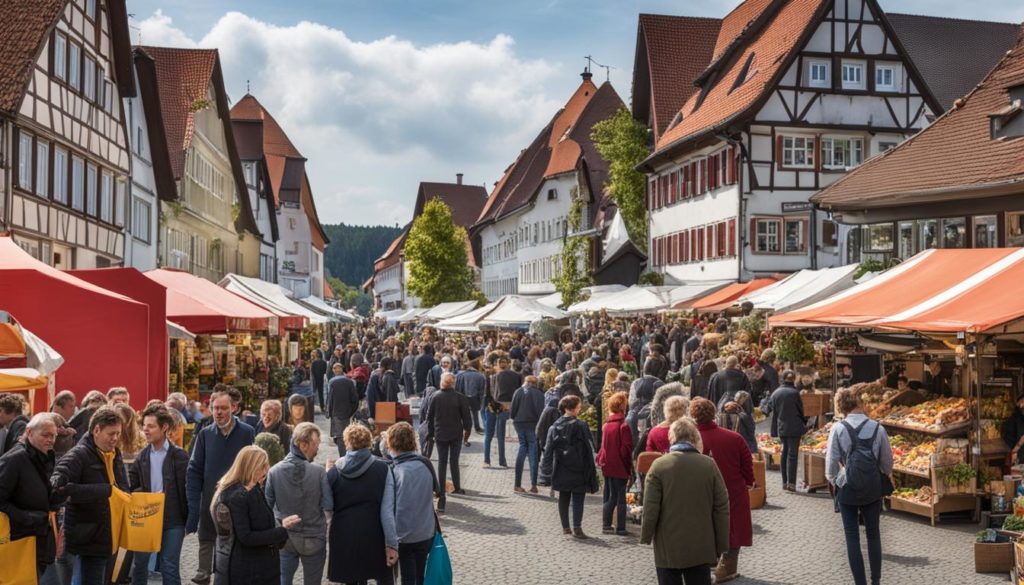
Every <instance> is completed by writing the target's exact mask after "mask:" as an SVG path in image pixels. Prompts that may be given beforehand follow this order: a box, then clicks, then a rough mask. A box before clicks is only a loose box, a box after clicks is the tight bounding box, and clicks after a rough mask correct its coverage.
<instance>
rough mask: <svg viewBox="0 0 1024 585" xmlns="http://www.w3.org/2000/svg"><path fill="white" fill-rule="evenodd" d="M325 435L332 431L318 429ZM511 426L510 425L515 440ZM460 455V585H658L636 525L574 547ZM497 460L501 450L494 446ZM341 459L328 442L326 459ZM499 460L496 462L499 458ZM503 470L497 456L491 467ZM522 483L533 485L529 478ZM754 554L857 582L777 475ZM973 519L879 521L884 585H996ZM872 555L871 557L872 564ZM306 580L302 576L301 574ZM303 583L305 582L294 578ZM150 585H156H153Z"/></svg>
mask: <svg viewBox="0 0 1024 585" xmlns="http://www.w3.org/2000/svg"><path fill="white" fill-rule="evenodd" d="M318 422H320V425H321V427H324V426H325V424H324V423H323V421H320V420H318ZM511 428H512V425H509V430H510V432H511ZM471 441H472V445H471V446H470V447H469V448H466V449H464V450H463V455H462V462H461V463H462V464H461V470H462V485H463V487H464V488H465V489H466V491H467V495H465V496H449V499H448V505H447V510H446V514H444V515H443V516H442V518H441V526H442V529H443V530H444V533H445V538H446V540H447V542H448V548H449V551H450V553H451V556H452V563H453V566H454V570H455V583H457V584H459V585H475V584H485V583H486V584H494V585H500V584H506V583H507V584H510V585H511V584H515V585H549V584H550V585H573V584H580V585H583V584H587V585H590V584H595V583H601V584H604V583H607V584H616V585H618V584H630V585H632V584H647V583H656V578H655V573H654V564H653V553H652V551H651V549H650V547H646V546H641V545H640V544H639V539H638V536H637V535H638V534H639V526H637V525H630V526H629V532H630V536H624V537H619V536H604V535H601V500H600V497H599V496H588V497H587V502H586V511H585V517H584V523H583V528H584V531H585V532H586V533H587V534H589V535H590V536H591V537H592V538H591V539H590V540H586V541H577V540H573V539H572V538H570V537H566V536H564V535H563V534H562V530H561V525H560V523H559V520H558V508H557V504H556V502H555V501H554V500H552V499H551V498H550V497H548V496H547V494H545V493H544V492H542V493H541V495H528V494H527V495H520V494H516V493H514V492H513V491H512V487H513V474H514V472H513V470H512V468H508V469H501V468H498V467H495V468H493V469H483V468H482V463H483V455H482V445H483V437H482V436H480V435H476V434H474V435H473V437H472V439H471ZM492 448H493V449H495V451H496V450H497V447H496V446H492ZM516 448H517V443H516V439H515V438H514V437H510V438H509V439H508V443H507V454H508V462H509V464H514V462H515V452H516ZM336 453H337V451H336V450H335V448H334V446H333V444H330V443H329V442H328V440H327V439H326V437H325V442H324V444H323V446H322V448H321V454H320V457H319V458H320V459H321V460H323V459H324V458H325V457H330V458H333V457H335V456H336ZM495 455H496V453H495ZM492 461H493V462H494V463H497V459H496V457H495V458H493V459H492ZM525 477H527V478H528V477H529V476H528V474H526V475H525ZM753 520H754V546H753V547H752V548H749V549H743V551H742V553H741V554H740V573H741V575H742V577H741V578H740V579H737V580H735V581H733V582H734V583H736V584H737V585H774V584H792V585H803V584H807V585H811V584H814V585H817V584H828V585H839V584H845V583H852V582H853V581H852V579H851V578H850V576H849V569H848V566H847V563H846V546H845V541H844V539H843V532H842V523H841V521H840V519H839V515H838V514H835V513H834V512H833V511H832V502H831V500H830V499H829V498H828V496H827V494H826V495H816V494H790V493H784V492H782V490H781V479H780V477H779V474H778V472H774V471H769V472H768V504H767V506H766V507H765V508H763V509H761V510H755V511H754V513H753ZM976 530H978V527H977V526H976V525H975V524H974V523H973V522H971V521H970V520H969V519H963V520H957V519H955V518H954V519H949V520H946V521H944V522H942V523H940V524H939V525H938V526H936V527H934V528H933V527H932V526H930V525H929V524H928V522H927V520H925V519H923V518H918V517H916V516H910V515H907V514H903V513H896V512H891V513H885V514H883V516H882V543H883V551H884V561H883V568H882V575H883V581H884V582H887V583H907V584H910V583H921V584H926V583H950V584H957V585H961V584H964V585H966V584H975V583H977V584H990V583H1000V582H1005V581H1006V580H1007V578H1006V576H1003V575H979V574H976V573H974V557H973V546H974V545H973V541H974V538H973V534H974V532H975V531H976ZM866 554H867V553H866V552H865V557H866ZM196 555H197V542H196V540H195V536H189V537H187V538H186V539H185V546H184V551H183V553H182V577H183V581H185V582H186V584H187V583H188V579H190V578H191V577H192V575H194V573H195V566H196V562H197V561H196ZM300 571H301V570H300ZM295 582H296V583H301V578H300V577H299V576H298V575H297V576H296V579H295ZM150 583H154V584H155V583H159V579H158V578H151V580H150Z"/></svg>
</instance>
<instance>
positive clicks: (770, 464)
mask: <svg viewBox="0 0 1024 585" xmlns="http://www.w3.org/2000/svg"><path fill="white" fill-rule="evenodd" d="M759 455H760V457H761V459H762V460H763V461H764V462H765V467H767V468H768V469H771V470H772V471H777V470H778V469H779V463H781V462H782V453H776V452H774V451H772V450H770V449H761V452H760V453H759Z"/></svg>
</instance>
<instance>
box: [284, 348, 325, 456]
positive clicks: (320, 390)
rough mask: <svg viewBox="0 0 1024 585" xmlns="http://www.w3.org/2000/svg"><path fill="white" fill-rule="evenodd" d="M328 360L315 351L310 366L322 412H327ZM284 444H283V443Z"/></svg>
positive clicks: (310, 376)
mask: <svg viewBox="0 0 1024 585" xmlns="http://www.w3.org/2000/svg"><path fill="white" fill-rule="evenodd" d="M326 378H327V360H325V359H324V354H323V352H322V351H321V350H319V349H314V350H313V362H312V363H311V364H310V365H309V380H310V381H311V382H312V383H313V391H314V392H315V393H316V399H317V404H319V405H320V412H325V407H324V385H325V384H327V380H326ZM282 444H283V443H282Z"/></svg>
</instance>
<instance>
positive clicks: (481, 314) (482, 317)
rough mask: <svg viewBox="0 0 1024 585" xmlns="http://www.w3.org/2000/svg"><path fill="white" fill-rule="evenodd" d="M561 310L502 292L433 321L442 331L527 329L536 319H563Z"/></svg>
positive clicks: (563, 314)
mask: <svg viewBox="0 0 1024 585" xmlns="http://www.w3.org/2000/svg"><path fill="white" fill-rule="evenodd" d="M567 316H568V315H567V314H566V313H565V312H564V311H562V310H561V309H557V308H554V307H549V306H547V305H543V304H541V303H539V302H538V301H537V300H536V299H532V298H528V297H522V296H519V295H505V296H503V297H501V298H500V299H498V300H496V301H494V302H492V303H488V304H487V305H484V306H483V307H480V308H478V309H474V310H472V311H470V312H468V313H465V314H462V315H458V316H455V317H451V318H449V319H445V320H443V321H440V322H438V323H437V325H436V327H437V328H438V329H440V330H442V331H480V330H481V329H499V328H503V329H528V328H529V327H530V326H531V325H532V324H534V323H537V322H539V321H557V320H560V319H566V318H567Z"/></svg>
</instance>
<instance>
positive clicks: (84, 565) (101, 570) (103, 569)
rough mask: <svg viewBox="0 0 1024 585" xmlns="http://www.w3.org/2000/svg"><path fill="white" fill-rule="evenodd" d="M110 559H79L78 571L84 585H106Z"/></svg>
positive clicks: (82, 557) (81, 557)
mask: <svg viewBox="0 0 1024 585" xmlns="http://www.w3.org/2000/svg"><path fill="white" fill-rule="evenodd" d="M109 560H110V557H109V556H107V557H84V556H80V557H78V566H77V569H78V570H77V571H75V572H76V573H77V574H78V575H81V579H82V585H104V583H103V582H104V581H105V580H106V576H107V561H109Z"/></svg>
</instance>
